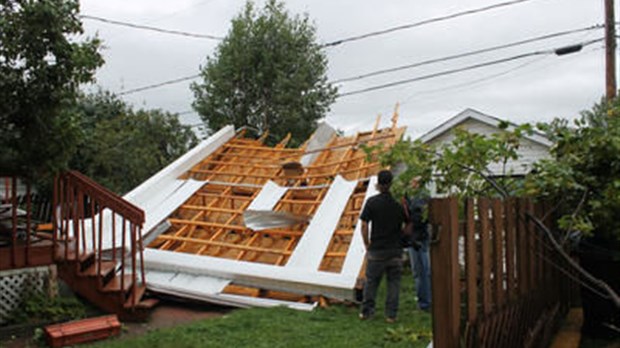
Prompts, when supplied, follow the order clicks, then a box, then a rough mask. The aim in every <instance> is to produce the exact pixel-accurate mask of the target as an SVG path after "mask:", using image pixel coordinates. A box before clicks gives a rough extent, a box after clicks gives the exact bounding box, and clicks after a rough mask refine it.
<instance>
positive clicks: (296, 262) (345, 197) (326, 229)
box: [286, 175, 357, 271]
mask: <svg viewBox="0 0 620 348" xmlns="http://www.w3.org/2000/svg"><path fill="white" fill-rule="evenodd" d="M356 185H357V181H348V180H345V179H344V178H343V177H341V176H340V175H338V176H336V178H335V179H334V181H333V182H332V184H331V186H330V188H329V190H328V191H327V194H326V195H325V198H323V201H322V202H321V205H320V206H319V208H318V209H317V211H316V213H315V214H314V216H313V218H312V221H310V224H309V225H308V227H307V228H306V230H305V231H304V234H303V236H302V237H301V239H300V240H299V242H298V243H297V246H296V247H295V251H293V254H292V255H291V257H290V258H289V259H288V262H287V263H286V267H295V268H300V269H305V270H310V271H316V270H318V269H319V267H320V266H321V261H322V260H323V256H324V255H325V252H326V251H327V248H328V247H329V242H330V240H331V238H332V236H333V234H334V232H335V231H336V228H337V227H338V223H339V221H340V217H341V216H342V212H343V211H344V209H345V208H346V206H347V202H348V201H349V198H350V197H351V194H352V193H353V190H354V189H355V186H356Z"/></svg>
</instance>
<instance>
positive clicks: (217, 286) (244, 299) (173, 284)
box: [147, 271, 317, 311]
mask: <svg viewBox="0 0 620 348" xmlns="http://www.w3.org/2000/svg"><path fill="white" fill-rule="evenodd" d="M147 280H148V281H147V288H148V289H149V290H151V291H155V292H158V293H164V294H169V295H174V296H179V297H183V298H190V299H194V300H199V301H205V302H210V303H216V304H220V305H225V306H232V307H240V308H249V307H278V306H285V307H288V308H291V309H296V310H303V311H312V310H313V309H314V308H316V306H317V303H316V302H315V303H299V302H291V301H283V300H275V299H269V298H256V297H249V296H242V295H233V294H223V293H221V291H222V290H223V289H224V288H225V287H226V285H228V283H230V280H226V279H218V278H213V277H206V276H191V275H183V274H179V273H172V272H158V271H149V272H147Z"/></svg>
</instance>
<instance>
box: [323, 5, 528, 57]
mask: <svg viewBox="0 0 620 348" xmlns="http://www.w3.org/2000/svg"><path fill="white" fill-rule="evenodd" d="M528 1H532V0H513V1H507V2H502V3H498V4H494V5H490V6H485V7H480V8H476V9H472V10H467V11H463V12H456V13H453V14H449V15H446V16H441V17H435V18H431V19H426V20H423V21H420V22H415V23H409V24H404V25H399V26H396V27H392V28H388V29H384V30H379V31H374V32H370V33H367V34H362V35H357V36H351V37H348V38H345V39H340V40H336V41H332V42H328V43H326V44H323V45H321V47H333V46H338V45H341V44H343V43H345V42H351V41H358V40H362V39H366V38H369V37H373V36H379V35H385V34H389V33H392V32H395V31H399V30H405V29H411V28H415V27H421V26H423V25H426V24H431V23H437V22H442V21H446V20H449V19H454V18H458V17H463V16H468V15H472V14H476V13H480V12H486V11H490V10H494V9H497V8H500V7H506V6H512V5H516V4H520V3H523V2H528Z"/></svg>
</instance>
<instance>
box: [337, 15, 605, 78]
mask: <svg viewBox="0 0 620 348" xmlns="http://www.w3.org/2000/svg"><path fill="white" fill-rule="evenodd" d="M604 27H605V25H603V24H597V25H592V26H589V27H585V28H581V29H574V30H567V31H561V32H557V33H553V34H547V35H542V36H537V37H533V38H529V39H525V40H521V41H516V42H512V43H508V44H504V45H498V46H492V47H487V48H483V49H479V50H475V51H469V52H465V53H459V54H455V55H451V56H447V57H442V58H435V59H429V60H425V61H421V62H418V63H413V64H406V65H401V66H397V67H394V68H389V69H382V70H377V71H373V72H370V73H366V74H362V75H357V76H353V77H347V78H342V79H338V80H335V81H332V83H342V82H349V81H356V80H361V79H365V78H368V77H371V76H377V75H382V74H387V73H391V72H395V71H400V70H405V69H411V68H416V67H419V66H423V65H429V64H434V63H440V62H445V61H449V60H454V59H458V58H464V57H469V56H474V55H478V54H482V53H488V52H492V51H497V50H501V49H505V48H510V47H515V46H520V45H525V44H528V43H532V42H536V41H542V40H548V39H551V38H556V37H561V36H566V35H571V34H575V33H580V32H584V31H590V30H595V29H602V28H604Z"/></svg>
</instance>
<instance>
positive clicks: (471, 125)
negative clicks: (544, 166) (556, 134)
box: [428, 118, 549, 175]
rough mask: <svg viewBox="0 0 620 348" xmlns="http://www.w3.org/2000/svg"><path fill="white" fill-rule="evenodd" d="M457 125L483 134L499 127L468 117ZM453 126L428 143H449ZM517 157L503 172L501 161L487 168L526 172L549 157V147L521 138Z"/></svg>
mask: <svg viewBox="0 0 620 348" xmlns="http://www.w3.org/2000/svg"><path fill="white" fill-rule="evenodd" d="M457 127H462V128H463V129H466V130H467V131H469V132H471V133H476V134H483V135H487V136H490V135H492V134H494V133H497V132H498V131H499V129H498V128H497V127H494V126H491V125H489V124H486V123H483V122H480V121H478V120H475V119H472V118H468V119H466V120H464V121H463V122H461V123H459V124H458V126H457ZM454 138H455V135H454V127H453V128H450V129H448V130H447V131H445V132H443V133H441V134H440V135H438V136H436V137H435V138H433V139H431V140H430V141H429V142H428V143H429V144H431V145H434V146H436V147H437V148H439V147H442V146H444V145H446V144H449V143H451V142H452V140H454ZM518 153H519V159H518V160H515V161H513V160H511V161H509V162H508V163H507V164H506V171H505V172H504V170H503V166H502V164H501V163H493V164H491V165H490V166H489V170H490V171H491V172H492V173H493V175H524V174H527V173H528V172H529V171H530V170H531V168H532V164H533V163H534V162H536V161H538V160H540V159H542V158H548V157H549V148H548V147H547V146H544V145H541V144H539V143H536V142H534V141H531V140H529V139H525V138H524V139H521V143H520V146H519V149H518Z"/></svg>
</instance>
